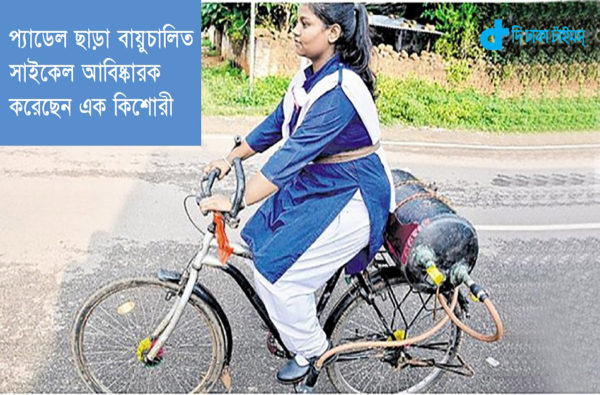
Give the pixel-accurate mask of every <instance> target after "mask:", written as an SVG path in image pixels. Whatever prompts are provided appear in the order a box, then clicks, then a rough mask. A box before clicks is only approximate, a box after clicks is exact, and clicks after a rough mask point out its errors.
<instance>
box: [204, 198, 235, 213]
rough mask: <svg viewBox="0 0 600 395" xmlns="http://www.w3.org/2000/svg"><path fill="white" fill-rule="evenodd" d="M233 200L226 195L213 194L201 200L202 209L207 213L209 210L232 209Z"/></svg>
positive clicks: (225, 210)
mask: <svg viewBox="0 0 600 395" xmlns="http://www.w3.org/2000/svg"><path fill="white" fill-rule="evenodd" d="M231 209H232V207H231V201H230V200H229V197H228V196H225V195H213V196H211V197H208V198H206V199H202V200H201V201H200V211H201V212H202V214H206V213H207V212H208V211H222V212H229V211H231Z"/></svg>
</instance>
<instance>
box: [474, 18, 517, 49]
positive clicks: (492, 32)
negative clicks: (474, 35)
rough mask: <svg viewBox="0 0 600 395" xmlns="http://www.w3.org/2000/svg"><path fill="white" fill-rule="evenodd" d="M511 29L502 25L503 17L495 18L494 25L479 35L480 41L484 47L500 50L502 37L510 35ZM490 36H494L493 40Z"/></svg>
mask: <svg viewBox="0 0 600 395" xmlns="http://www.w3.org/2000/svg"><path fill="white" fill-rule="evenodd" d="M509 32H510V31H509V29H508V28H507V27H502V19H495V20H494V27H490V28H489V29H485V30H484V31H483V32H481V36H479V42H480V43H481V45H482V46H483V48H485V49H488V50H490V51H500V50H501V49H502V38H503V37H505V36H508V35H509ZM490 37H493V38H494V40H493V42H491V41H490Z"/></svg>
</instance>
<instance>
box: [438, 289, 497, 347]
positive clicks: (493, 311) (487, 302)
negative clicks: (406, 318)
mask: <svg viewBox="0 0 600 395" xmlns="http://www.w3.org/2000/svg"><path fill="white" fill-rule="evenodd" d="M438 299H439V301H440V304H441V305H442V308H443V309H444V311H445V312H446V315H447V316H448V317H450V319H451V320H452V322H454V324H456V326H457V327H459V328H460V329H462V330H463V331H464V332H465V333H466V334H468V335H470V336H471V337H473V338H475V339H477V340H481V341H484V342H495V341H497V340H500V339H501V338H502V335H504V328H503V326H502V321H501V320H500V315H499V314H498V311H496V307H494V304H493V303H492V301H491V300H490V299H489V297H488V298H486V299H485V300H483V304H485V307H487V309H488V312H489V313H490V316H491V317H492V320H493V321H494V324H495V325H496V333H495V334H494V335H485V334H483V333H479V332H477V331H475V330H474V329H472V328H470V327H469V326H467V325H466V324H465V323H463V322H462V321H461V320H459V319H458V317H456V316H455V315H454V312H453V310H454V307H453V306H454V305H452V306H450V307H448V305H447V304H446V298H444V295H442V294H438Z"/></svg>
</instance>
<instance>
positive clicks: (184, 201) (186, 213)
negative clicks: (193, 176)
mask: <svg viewBox="0 0 600 395" xmlns="http://www.w3.org/2000/svg"><path fill="white" fill-rule="evenodd" d="M189 198H196V195H187V196H186V197H185V198H184V199H183V209H184V210H185V215H187V217H188V219H189V220H190V222H191V223H192V225H194V228H196V229H197V230H198V232H200V234H201V235H202V236H204V232H203V231H202V229H200V228H199V227H198V225H196V223H195V222H194V220H193V219H192V217H191V216H190V212H189V211H188V208H187V200H188V199H189Z"/></svg>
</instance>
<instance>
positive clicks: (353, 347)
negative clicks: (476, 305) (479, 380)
mask: <svg viewBox="0 0 600 395" xmlns="http://www.w3.org/2000/svg"><path fill="white" fill-rule="evenodd" d="M457 301H458V288H456V289H455V290H454V295H453V296H452V303H451V304H450V308H451V309H452V310H454V308H455V307H456V303H457ZM444 302H445V299H444ZM446 307H448V306H446ZM448 320H449V316H448V315H445V316H444V317H443V318H442V319H441V320H440V321H439V322H438V323H437V324H435V325H434V326H433V327H431V329H429V330H428V331H426V332H423V333H421V334H420V335H417V336H415V337H411V338H408V339H404V340H393V341H364V342H354V343H346V344H342V345H341V346H336V347H334V348H332V349H331V350H328V351H326V352H325V353H324V354H323V355H322V356H321V358H319V360H318V361H317V363H316V366H315V367H316V369H317V370H321V368H322V367H323V363H325V361H326V360H327V359H329V358H330V357H332V356H334V355H335V354H338V353H341V352H347V351H358V350H363V349H369V348H391V347H402V346H405V345H407V344H413V343H418V342H420V341H423V340H425V339H427V338H428V337H431V336H432V335H433V334H435V333H436V332H437V331H439V330H440V329H442V327H443V326H444V325H445V324H446V323H447V322H448Z"/></svg>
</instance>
